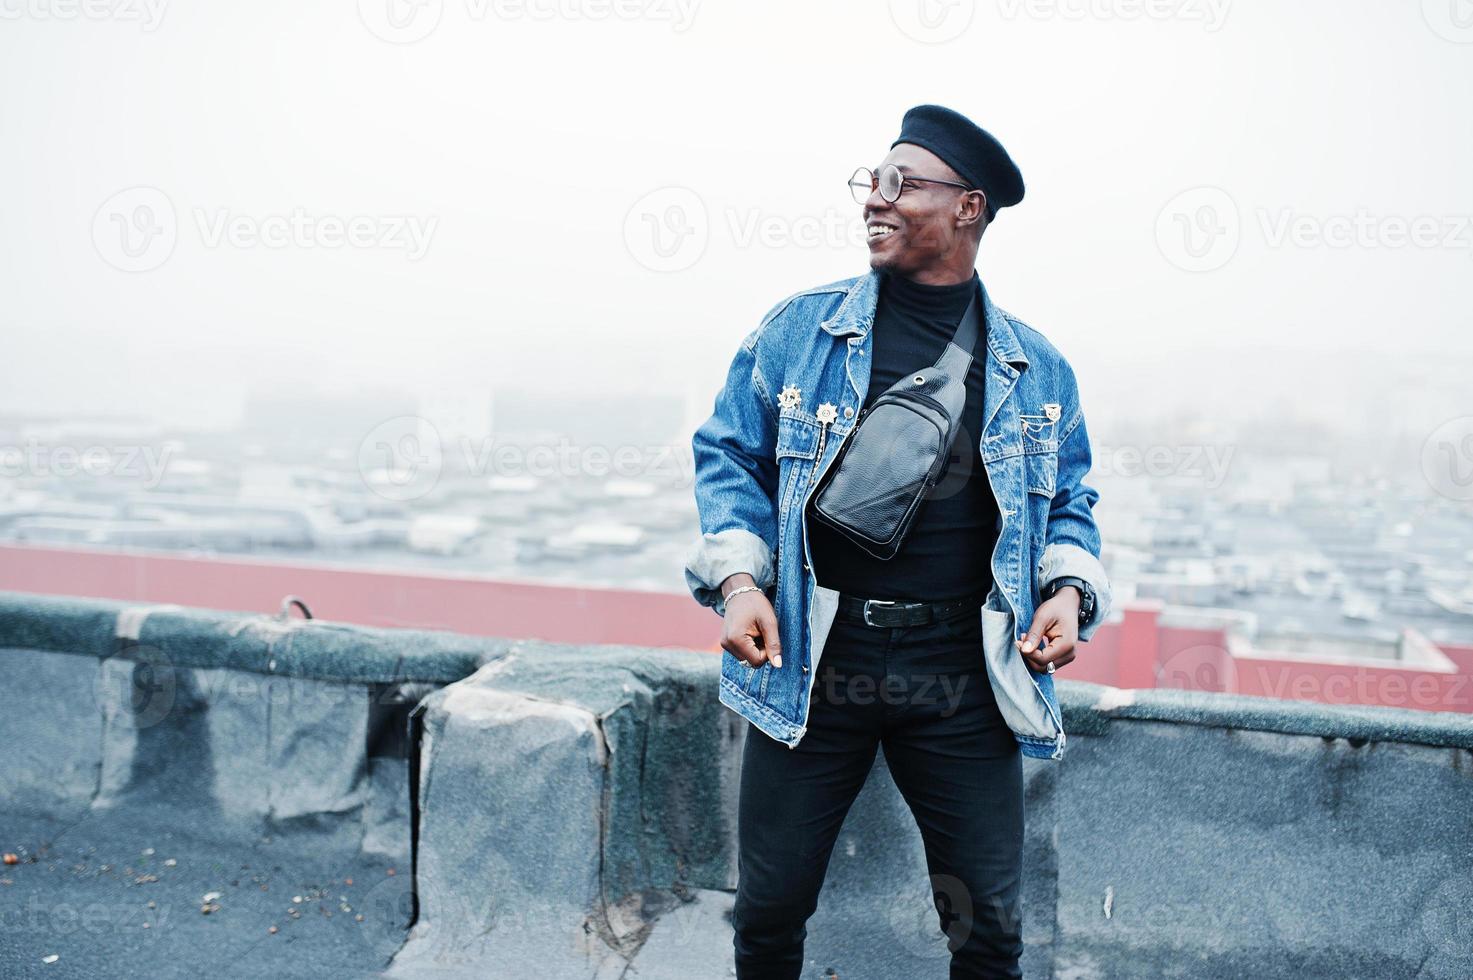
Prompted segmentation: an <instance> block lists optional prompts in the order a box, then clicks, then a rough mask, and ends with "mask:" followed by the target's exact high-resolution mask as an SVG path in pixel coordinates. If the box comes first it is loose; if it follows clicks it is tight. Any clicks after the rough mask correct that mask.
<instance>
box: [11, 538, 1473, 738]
mask: <svg viewBox="0 0 1473 980" xmlns="http://www.w3.org/2000/svg"><path fill="white" fill-rule="evenodd" d="M0 589H3V590H7V591H16V592H36V593H41V594H47V595H68V596H81V597H91V598H99V599H117V600H124V601H129V602H157V603H175V604H178V605H181V606H197V607H202V608H207V609H224V610H234V611H239V612H255V613H266V614H275V613H277V612H279V611H280V609H281V604H282V600H283V599H284V598H285V597H286V596H288V595H295V596H298V597H300V598H301V599H302V600H303V601H304V602H306V603H307V606H308V607H309V608H310V609H311V610H312V614H313V616H315V617H316V618H318V619H325V620H334V621H338V622H345V623H356V624H359V625H363V626H386V627H398V628H412V629H436V630H450V631H453V632H457V633H467V634H471V635H474V636H503V637H528V638H536V639H543V640H552V641H557V642H562V643H598V644H630V645H635V646H658V647H677V648H681V649H691V650H706V651H712V652H715V651H719V650H720V649H721V647H720V642H719V640H720V633H721V620H720V619H719V618H717V616H716V615H715V613H714V612H712V610H710V609H708V608H705V607H703V606H701V605H699V604H697V603H696V602H695V600H694V599H692V598H691V597H690V596H689V595H686V594H680V593H673V592H639V591H633V590H628V589H605V588H593V587H586V586H570V585H544V584H539V583H536V582H527V581H515V580H506V579H495V578H486V577H480V576H474V575H447V574H443V573H435V574H427V573H418V572H409V571H405V570H403V569H398V568H394V569H385V568H365V567H363V566H360V565H335V564H330V563H322V562H295V561H291V562H288V561H266V560H260V559H240V558H200V557H189V556H183V555H179V554H175V553H171V552H157V551H120V550H89V549H81V548H52V547H39V546H31V545H26V546H18V545H5V546H0ZM1160 613H1161V607H1160V605H1159V604H1157V603H1149V602H1142V603H1135V604H1129V605H1127V606H1125V608H1124V609H1123V611H1122V614H1121V618H1120V620H1119V621H1118V622H1111V623H1106V624H1104V625H1102V626H1101V627H1100V628H1099V629H1098V630H1097V631H1096V632H1095V634H1094V636H1093V638H1092V639H1091V640H1090V642H1089V643H1086V644H1081V645H1080V647H1079V648H1078V651H1077V657H1076V659H1075V661H1074V662H1073V663H1072V664H1070V665H1069V666H1068V667H1066V668H1064V670H1063V671H1061V672H1060V675H1059V676H1060V677H1061V678H1062V679H1065V680H1081V681H1090V682H1093V683H1097V684H1108V685H1110V686H1112V687H1125V688H1155V687H1166V688H1181V689H1186V690H1201V691H1217V692H1230V693H1240V694H1255V695H1262V696H1266V697H1277V698H1288V699H1293V700H1305V701H1318V702H1321V703H1325V704H1372V705H1389V706H1394V707H1404V708H1418V709H1421V710H1424V711H1459V712H1465V713H1473V647H1463V646H1444V647H1440V649H1441V650H1442V652H1443V653H1444V654H1445V655H1446V656H1447V657H1448V659H1449V660H1450V661H1451V662H1452V663H1453V664H1454V665H1456V670H1455V671H1453V672H1439V671H1432V670H1419V669H1411V668H1407V667H1403V666H1394V665H1392V666H1381V665H1377V664H1371V663H1362V662H1347V663H1329V662H1318V661H1313V660H1307V659H1302V658H1295V659H1292V660H1290V659H1274V657H1273V655H1272V654H1271V653H1265V652H1263V651H1253V652H1245V651H1242V650H1239V651H1237V653H1236V655H1234V653H1233V652H1230V651H1229V646H1228V641H1227V637H1226V634H1225V633H1224V631H1222V630H1212V629H1185V628H1180V627H1172V626H1163V625H1162V624H1161V619H1160ZM1245 653H1246V655H1245Z"/></svg>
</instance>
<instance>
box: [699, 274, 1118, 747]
mask: <svg viewBox="0 0 1473 980" xmlns="http://www.w3.org/2000/svg"><path fill="white" fill-rule="evenodd" d="M879 283H880V279H879V273H877V272H870V273H868V274H866V275H863V276H857V277H854V278H852V279H845V280H841V281H839V282H835V283H831V284H829V285H826V286H819V287H817V288H814V289H808V290H805V291H803V292H800V293H795V294H793V295H792V296H789V297H788V298H787V299H784V300H783V301H782V302H780V303H778V304H777V305H776V306H774V307H773V308H772V309H771V310H770V311H769V312H768V313H767V315H766V316H765V317H763V319H762V322H761V323H760V324H758V326H757V327H756V328H755V329H754V330H752V331H751V332H750V333H748V334H747V335H746V337H744V338H743V339H742V342H741V346H740V347H739V348H738V350H737V352H736V356H735V357H734V358H733V360H732V362H731V367H730V368H729V370H728V371H727V375H726V382H725V384H724V385H723V387H722V389H721V391H720V392H719V393H718V394H717V395H716V400H715V410H714V411H713V412H712V414H711V416H710V418H708V419H707V420H706V421H705V422H703V423H702V424H701V425H700V427H699V428H698V429H697V430H696V432H695V434H694V436H693V437H692V439H691V447H692V449H693V452H694V463H695V495H696V506H697V509H698V511H699V514H700V530H701V533H700V536H699V537H698V538H697V539H696V540H695V541H694V542H692V545H691V547H690V550H689V551H688V553H687V554H686V561H685V579H686V584H687V585H688V586H689V588H690V590H691V594H692V595H693V596H694V597H695V599H696V601H698V602H699V603H701V604H702V605H705V606H710V607H711V608H713V609H714V610H715V611H716V612H717V614H719V615H722V616H725V614H726V608H725V601H724V600H723V599H722V597H721V590H720V586H721V582H722V581H723V580H724V579H725V578H726V577H727V576H729V575H731V574H733V573H735V572H747V573H750V574H751V575H752V577H753V579H754V580H755V581H756V584H757V585H758V586H759V587H761V588H762V589H763V590H765V592H766V594H767V596H768V598H769V599H770V600H771V601H772V604H773V609H774V611H775V613H776V615H777V623H778V635H779V637H780V639H781V643H782V652H783V666H782V667H781V668H777V667H774V666H773V665H772V664H771V662H768V663H764V664H763V665H762V666H761V667H758V668H752V667H748V666H747V665H746V664H744V663H743V662H742V661H741V660H739V659H738V658H737V657H736V656H735V655H734V654H732V653H730V652H726V651H723V652H722V666H721V681H720V690H719V697H720V700H721V703H723V704H725V705H726V706H727V707H729V708H731V709H732V710H734V711H736V712H737V713H738V714H739V715H741V716H742V717H744V718H746V719H747V720H748V721H750V722H752V723H753V724H754V725H755V726H756V727H758V728H759V729H761V730H762V731H763V732H765V733H767V734H768V735H770V736H771V737H773V738H775V739H777V740H778V741H781V742H783V743H784V744H786V745H787V746H788V747H789V748H792V747H794V746H796V745H797V744H798V743H799V741H800V740H801V739H802V738H803V734H804V732H805V731H806V730H807V723H808V706H809V702H810V699H811V697H812V693H813V682H814V680H815V678H816V677H817V674H818V661H819V658H820V657H821V656H822V653H823V648H824V641H825V640H826V638H827V637H828V633H829V628H830V627H831V625H832V624H833V621H834V615H835V613H836V611H837V606H838V597H839V593H838V592H837V591H836V590H834V589H829V588H825V587H823V586H821V585H819V584H818V583H817V582H816V581H815V579H814V576H813V574H812V573H811V571H810V567H809V566H810V564H811V561H812V558H811V555H810V553H809V550H808V532H807V527H806V523H805V521H806V517H805V512H806V504H807V502H808V499H809V496H810V494H811V492H812V490H813V487H814V485H815V484H816V482H817V480H818V478H819V477H821V476H822V475H823V472H824V470H825V469H826V467H827V466H828V465H829V464H830V463H831V462H832V461H833V459H834V457H835V456H836V455H837V453H838V451H839V448H840V446H841V445H842V443H843V440H844V439H845V437H846V436H848V434H849V433H850V432H851V431H852V429H853V426H854V420H855V419H856V418H858V416H859V412H860V409H861V408H862V407H863V405H864V400H865V396H866V394H867V392H868V388H869V377H870V370H869V367H870V359H871V357H872V353H871V352H872V349H873V348H872V344H871V338H870V327H871V326H872V325H873V323H874V318H875V307H876V303H877V300H878V297H879ZM982 298H983V306H984V317H985V319H984V322H985V324H986V340H987V347H986V353H985V355H982V352H981V351H980V350H979V352H978V354H979V355H982V356H986V358H987V376H986V382H985V387H984V405H983V416H984V417H983V418H982V419H975V420H963V425H964V426H965V427H964V428H963V429H962V430H961V433H962V435H961V436H959V438H960V437H962V436H966V435H967V434H969V433H980V436H970V437H973V438H977V451H978V454H979V456H978V458H980V459H981V460H982V462H983V465H984V467H985V469H986V471H987V477H988V480H989V482H990V483H991V485H992V490H993V493H994V495H995V496H996V499H997V503H998V510H999V514H1000V517H999V526H998V537H997V545H996V547H995V549H994V551H993V554H992V573H993V580H994V584H993V587H992V591H991V593H990V594H989V595H988V597H987V600H986V602H985V603H984V605H983V607H982V608H981V609H980V610H979V616H980V617H981V624H982V637H983V650H982V651H981V653H982V656H983V657H984V659H985V662H986V665H987V672H988V677H989V679H990V681H991V683H992V688H993V692H994V694H995V695H996V697H997V703H998V707H999V708H1000V709H1001V711H1002V714H1003V717H1004V719H1005V720H1006V722H1007V724H1008V727H1009V728H1010V729H1011V730H1012V731H1013V734H1014V736H1015V737H1016V739H1017V741H1018V743H1019V747H1020V749H1021V751H1022V752H1023V754H1024V755H1027V756H1032V757H1034V758H1047V759H1061V758H1062V757H1063V753H1064V727H1063V720H1062V714H1061V712H1060V710H1059V702H1058V698H1057V696H1056V694H1055V692H1054V683H1053V681H1054V678H1053V675H1051V674H1048V673H1046V672H1039V671H1035V670H1033V669H1032V667H1030V666H1029V665H1028V663H1027V661H1025V660H1024V659H1023V656H1022V654H1020V653H1019V652H1018V650H1017V648H1016V647H1015V646H1014V645H1013V642H1012V641H1013V639H1014V638H1015V637H1021V636H1022V635H1023V634H1024V633H1026V631H1027V628H1028V626H1029V625H1030V624H1031V623H1032V621H1033V613H1034V608H1035V607H1036V606H1037V604H1038V603H1039V602H1040V601H1041V596H1040V589H1041V588H1042V587H1043V586H1044V585H1046V584H1048V583H1049V582H1052V581H1053V580H1054V579H1056V578H1059V577H1061V576H1065V575H1072V576H1077V577H1079V578H1082V579H1084V580H1085V581H1086V582H1088V583H1089V584H1090V586H1091V587H1092V588H1093V589H1094V592H1095V595H1096V601H1095V610H1094V613H1093V614H1092V615H1091V617H1090V619H1089V620H1088V621H1087V622H1085V623H1083V624H1082V625H1081V627H1080V630H1079V637H1080V639H1081V640H1088V639H1089V637H1090V636H1091V635H1092V634H1093V633H1094V631H1095V629H1096V628H1097V627H1098V626H1099V624H1100V622H1101V620H1102V619H1103V618H1104V617H1105V616H1106V614H1107V613H1108V611H1109V606H1110V588H1109V582H1108V581H1107V579H1106V576H1105V571H1104V567H1103V566H1102V565H1101V563H1100V559H1099V555H1100V536H1099V530H1098V528H1097V527H1096V525H1095V521H1094V517H1093V513H1092V512H1093V507H1094V504H1095V502H1096V500H1098V498H1099V494H1098V492H1097V491H1096V490H1095V489H1094V488H1093V487H1090V486H1088V485H1086V484H1085V483H1084V477H1085V474H1086V473H1088V471H1089V468H1090V446H1089V437H1088V435H1087V434H1086V431H1085V427H1084V416H1083V413H1082V412H1081V410H1080V406H1079V395H1078V390H1077V388H1076V385H1075V380H1074V373H1073V371H1072V370H1071V369H1070V367H1069V364H1068V362H1067V361H1065V360H1064V357H1063V355H1061V354H1060V353H1059V352H1058V351H1057V350H1056V349H1055V348H1054V347H1053V345H1051V344H1050V343H1049V342H1048V341H1047V340H1045V339H1044V338H1043V336H1042V335H1040V334H1039V333H1038V332H1037V331H1035V330H1033V329H1032V328H1030V327H1029V326H1027V325H1026V324H1025V323H1023V322H1022V321H1021V320H1019V319H1017V318H1016V317H1014V316H1012V315H1011V314H1009V313H1007V312H1005V311H1003V310H1001V309H998V308H997V307H996V306H994V305H993V303H992V300H991V299H990V298H989V297H988V295H987V290H986V288H985V287H984V288H983V289H982ZM920 366H924V365H918V367H920ZM785 392H786V394H784V393H785ZM780 396H781V397H780ZM824 403H829V404H831V405H833V406H834V410H833V411H832V412H825V420H822V421H821V420H820V419H819V417H818V416H817V414H816V411H817V409H818V407H819V406H820V405H823V404H824ZM830 416H832V417H833V419H832V421H827V419H828V418H829V417H830Z"/></svg>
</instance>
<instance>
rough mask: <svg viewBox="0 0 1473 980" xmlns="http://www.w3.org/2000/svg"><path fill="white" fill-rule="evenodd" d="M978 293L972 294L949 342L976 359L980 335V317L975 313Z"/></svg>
mask: <svg viewBox="0 0 1473 980" xmlns="http://www.w3.org/2000/svg"><path fill="white" fill-rule="evenodd" d="M978 295H979V293H978V292H976V291H974V292H973V293H972V301H971V302H970V303H968V304H967V311H966V312H965V313H963V314H962V319H961V322H960V323H958V324H957V326H956V333H954V334H952V337H951V342H952V343H953V344H956V345H957V346H958V347H960V348H961V349H962V350H964V351H966V352H967V353H968V354H971V355H972V357H973V359H975V358H976V356H977V352H976V350H975V349H974V348H975V347H976V346H977V336H978V334H980V333H981V324H980V322H979V321H980V320H981V317H980V316H979V315H978V313H977V306H978V303H977V296H978Z"/></svg>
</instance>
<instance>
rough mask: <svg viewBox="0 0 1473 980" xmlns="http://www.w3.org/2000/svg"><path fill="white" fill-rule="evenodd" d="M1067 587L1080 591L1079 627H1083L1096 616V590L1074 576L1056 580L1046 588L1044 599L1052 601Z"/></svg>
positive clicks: (1044, 589)
mask: <svg viewBox="0 0 1473 980" xmlns="http://www.w3.org/2000/svg"><path fill="white" fill-rule="evenodd" d="M1066 585H1072V586H1074V587H1075V588H1076V589H1078V590H1079V625H1080V626H1083V625H1084V624H1085V623H1087V622H1089V619H1090V617H1091V616H1093V615H1094V614H1095V590H1094V589H1091V588H1090V587H1089V583H1088V582H1086V581H1085V580H1084V579H1082V578H1077V577H1075V576H1073V575H1065V576H1064V577H1062V578H1056V579H1054V580H1053V581H1052V582H1050V583H1049V584H1048V585H1046V586H1044V588H1043V592H1044V595H1043V597H1044V598H1045V599H1052V598H1053V597H1054V596H1055V595H1057V594H1058V592H1059V590H1060V589H1062V588H1063V587H1064V586H1066Z"/></svg>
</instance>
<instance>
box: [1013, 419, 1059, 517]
mask: <svg viewBox="0 0 1473 980" xmlns="http://www.w3.org/2000/svg"><path fill="white" fill-rule="evenodd" d="M1018 423H1019V426H1020V428H1021V429H1022V433H1023V481H1024V487H1025V489H1027V491H1028V492H1029V493H1037V494H1041V495H1043V496H1046V497H1052V496H1053V495H1054V481H1055V478H1056V477H1057V476H1058V473H1059V421H1058V419H1057V418H1051V417H1049V416H1048V415H1020V416H1018Z"/></svg>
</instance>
